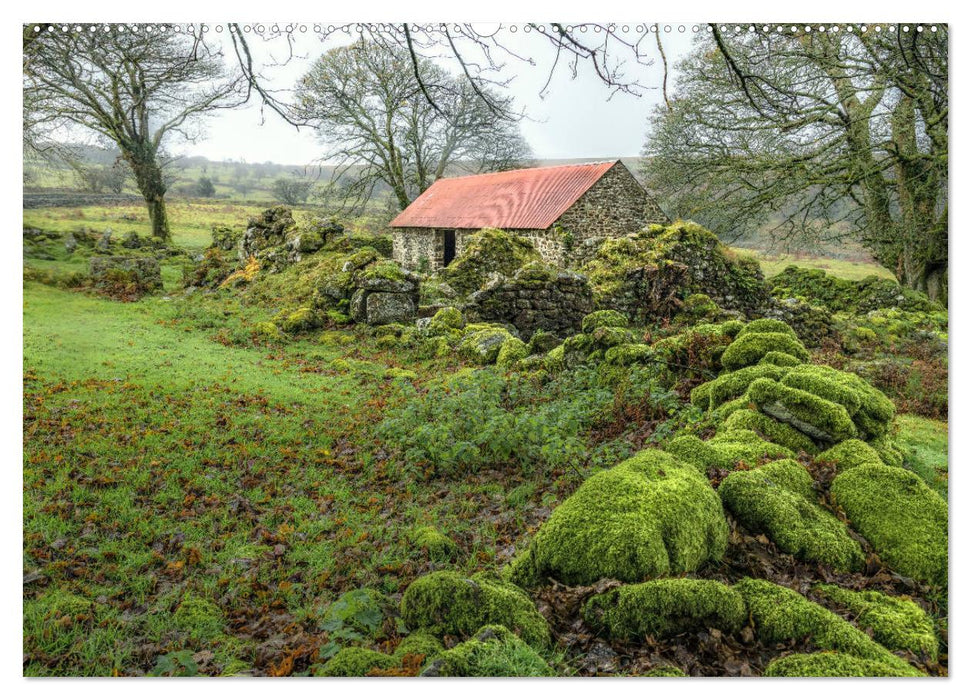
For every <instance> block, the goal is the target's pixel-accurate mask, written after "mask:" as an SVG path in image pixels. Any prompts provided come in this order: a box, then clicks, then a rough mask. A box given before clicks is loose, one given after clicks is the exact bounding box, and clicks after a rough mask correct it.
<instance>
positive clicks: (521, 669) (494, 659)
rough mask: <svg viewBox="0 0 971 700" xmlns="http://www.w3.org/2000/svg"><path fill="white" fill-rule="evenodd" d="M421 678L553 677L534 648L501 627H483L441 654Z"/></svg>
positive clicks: (549, 668) (546, 664) (550, 670)
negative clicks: (472, 636) (471, 636)
mask: <svg viewBox="0 0 971 700" xmlns="http://www.w3.org/2000/svg"><path fill="white" fill-rule="evenodd" d="M422 675H423V676H427V675H434V676H457V677H480V678H494V677H500V678H509V677H536V676H555V675H556V672H555V671H554V670H553V669H552V668H551V667H550V665H549V664H548V663H547V662H546V660H545V659H544V658H543V657H542V656H540V655H539V654H538V653H537V652H536V650H535V649H533V648H532V647H531V646H529V645H528V644H526V643H525V642H524V641H523V640H521V639H520V638H519V637H517V636H516V635H515V634H513V633H512V632H510V631H509V630H508V629H506V628H505V627H503V626H502V625H487V626H485V627H483V628H482V629H480V630H479V631H478V632H477V633H476V634H475V637H474V638H473V639H470V640H468V641H465V642H462V643H461V644H458V645H457V646H455V647H453V648H451V649H449V650H448V651H445V652H442V653H441V654H440V655H439V656H438V657H437V658H436V659H435V660H434V661H433V662H432V663H431V664H430V665H429V667H427V668H426V669H425V670H424V671H423V672H422Z"/></svg>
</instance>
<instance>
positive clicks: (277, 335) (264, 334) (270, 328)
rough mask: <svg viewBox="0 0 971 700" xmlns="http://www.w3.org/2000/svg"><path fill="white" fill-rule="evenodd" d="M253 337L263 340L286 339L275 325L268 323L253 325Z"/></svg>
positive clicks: (261, 322) (262, 322)
mask: <svg viewBox="0 0 971 700" xmlns="http://www.w3.org/2000/svg"><path fill="white" fill-rule="evenodd" d="M253 335H255V336H256V337H257V338H262V339H263V340H283V339H285V338H286V336H285V335H283V333H282V332H281V331H280V329H279V328H278V327H277V325H276V324H275V323H272V322H270V321H260V322H259V323H255V324H253Z"/></svg>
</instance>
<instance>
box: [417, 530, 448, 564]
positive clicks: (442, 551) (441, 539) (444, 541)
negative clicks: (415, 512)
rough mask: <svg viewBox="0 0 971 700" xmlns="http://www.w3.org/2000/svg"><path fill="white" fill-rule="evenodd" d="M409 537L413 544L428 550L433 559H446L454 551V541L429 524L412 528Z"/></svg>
mask: <svg viewBox="0 0 971 700" xmlns="http://www.w3.org/2000/svg"><path fill="white" fill-rule="evenodd" d="M410 539H411V543H412V544H413V545H415V546H416V547H418V548H419V549H424V550H425V551H426V552H428V556H429V557H431V559H432V560H433V561H447V560H448V559H450V558H451V557H452V555H453V554H455V551H456V546H455V542H453V541H452V540H451V539H450V538H448V537H447V536H445V535H443V534H442V533H441V531H440V530H438V529H437V528H434V527H431V526H430V525H425V526H422V527H417V528H415V529H414V530H412V532H411V537H410Z"/></svg>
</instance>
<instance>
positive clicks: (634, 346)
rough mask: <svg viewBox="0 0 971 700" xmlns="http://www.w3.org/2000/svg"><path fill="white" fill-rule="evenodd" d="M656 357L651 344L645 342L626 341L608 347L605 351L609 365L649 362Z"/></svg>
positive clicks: (605, 358) (621, 365) (626, 365)
mask: <svg viewBox="0 0 971 700" xmlns="http://www.w3.org/2000/svg"><path fill="white" fill-rule="evenodd" d="M653 357H654V353H653V352H651V346H650V345H645V344H644V343H624V344H622V345H615V346H614V347H612V348H608V349H607V351H606V352H605V353H604V362H606V363H607V364H608V365H616V366H618V367H630V366H631V365H638V364H643V363H645V362H649V361H650V360H651V359H652V358H653Z"/></svg>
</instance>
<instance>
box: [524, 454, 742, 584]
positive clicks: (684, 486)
mask: <svg viewBox="0 0 971 700" xmlns="http://www.w3.org/2000/svg"><path fill="white" fill-rule="evenodd" d="M727 536H728V524H727V523H726V521H725V516H724V513H723V511H722V507H721V501H720V500H719V499H718V495H717V494H716V493H715V492H714V490H713V489H712V488H711V485H710V484H709V483H708V480H707V479H706V478H705V477H704V476H702V475H701V474H700V473H699V471H698V470H697V469H696V468H695V467H692V466H691V465H688V464H685V463H683V462H681V461H679V460H677V459H675V458H674V457H673V456H671V455H669V454H666V453H664V452H661V451H658V450H644V451H642V452H639V453H638V454H636V455H635V456H634V457H632V458H630V459H628V460H626V461H624V462H622V463H620V464H618V465H617V466H615V467H613V468H612V469H608V470H606V471H602V472H599V473H597V474H594V475H593V476H591V477H590V478H589V479H587V480H586V481H585V482H583V484H582V485H581V486H580V488H578V489H577V491H576V492H575V493H574V494H573V495H572V496H570V498H568V499H567V500H566V501H564V502H563V503H562V504H561V505H560V506H559V507H557V508H556V509H555V510H554V511H553V514H552V515H551V516H550V518H549V520H547V521H546V523H544V524H543V526H542V527H540V529H539V531H538V532H537V533H536V536H535V537H534V538H533V541H532V543H531V544H530V546H529V548H528V550H527V551H526V552H525V553H524V554H522V555H520V556H519V557H517V558H516V559H515V560H514V562H513V564H512V568H511V570H510V576H511V577H512V579H513V580H514V581H516V582H519V583H521V584H522V585H533V584H535V583H538V582H539V581H542V580H543V579H544V578H545V577H547V576H551V577H553V578H554V579H556V580H558V581H561V582H563V583H566V584H570V585H586V584H591V583H593V582H594V581H597V580H599V579H601V578H615V579H618V580H620V581H625V582H630V583H635V582H638V581H643V580H644V579H645V578H649V577H655V576H664V575H669V574H680V573H685V572H690V571H694V570H695V569H697V568H698V567H700V566H701V565H702V564H704V563H705V562H708V561H717V560H719V559H720V558H721V557H722V555H723V554H724V552H725V547H726V545H727Z"/></svg>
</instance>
